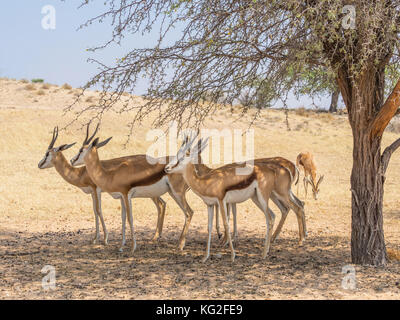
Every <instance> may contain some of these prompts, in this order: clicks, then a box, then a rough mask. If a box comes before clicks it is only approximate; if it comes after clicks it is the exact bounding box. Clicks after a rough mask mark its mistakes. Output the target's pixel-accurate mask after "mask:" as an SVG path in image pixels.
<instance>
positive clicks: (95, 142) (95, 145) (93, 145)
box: [90, 137, 99, 148]
mask: <svg viewBox="0 0 400 320" xmlns="http://www.w3.org/2000/svg"><path fill="white" fill-rule="evenodd" d="M98 143H99V137H97V138H96V139H94V140H93V142H92V143H91V144H90V148H92V147H97V144H98Z"/></svg>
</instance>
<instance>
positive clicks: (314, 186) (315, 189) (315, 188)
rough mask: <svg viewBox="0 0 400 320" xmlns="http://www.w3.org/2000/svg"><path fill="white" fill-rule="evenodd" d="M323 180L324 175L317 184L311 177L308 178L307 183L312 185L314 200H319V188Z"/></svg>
mask: <svg viewBox="0 0 400 320" xmlns="http://www.w3.org/2000/svg"><path fill="white" fill-rule="evenodd" d="M323 180H324V176H323V175H322V176H320V177H319V179H318V182H317V183H315V182H314V179H310V178H309V177H306V182H307V183H309V184H310V185H311V188H312V192H313V196H314V200H318V192H319V186H320V184H321V182H322V181H323ZM306 190H307V189H306Z"/></svg>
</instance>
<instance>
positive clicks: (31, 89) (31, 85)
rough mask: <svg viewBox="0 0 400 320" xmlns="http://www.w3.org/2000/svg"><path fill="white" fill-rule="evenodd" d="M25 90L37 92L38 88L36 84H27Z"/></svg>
mask: <svg viewBox="0 0 400 320" xmlns="http://www.w3.org/2000/svg"><path fill="white" fill-rule="evenodd" d="M24 88H25V90H28V91H33V90H36V86H35V85H34V84H27V85H26V86H25V87H24Z"/></svg>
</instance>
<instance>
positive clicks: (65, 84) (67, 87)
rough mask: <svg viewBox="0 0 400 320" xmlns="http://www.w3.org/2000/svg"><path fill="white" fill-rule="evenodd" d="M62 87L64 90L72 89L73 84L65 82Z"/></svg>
mask: <svg viewBox="0 0 400 320" xmlns="http://www.w3.org/2000/svg"><path fill="white" fill-rule="evenodd" d="M61 88H62V89H64V90H71V89H72V86H70V85H69V84H68V83H64V84H63V85H62V86H61Z"/></svg>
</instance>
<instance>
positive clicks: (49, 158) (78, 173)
mask: <svg viewBox="0 0 400 320" xmlns="http://www.w3.org/2000/svg"><path fill="white" fill-rule="evenodd" d="M88 134H89V132H88V131H87V132H86V138H85V140H86V141H91V140H92V139H93V137H94V136H91V137H90V138H89V137H88ZM57 138H58V127H55V128H54V130H53V137H52V139H51V142H50V144H49V146H48V148H47V151H46V154H45V156H44V158H43V159H42V160H41V161H40V162H39V164H38V167H39V169H47V168H52V167H54V168H55V169H56V171H57V172H58V173H59V174H60V176H61V177H62V178H63V179H64V180H65V181H67V182H68V183H69V184H72V185H73V186H76V187H78V188H80V189H81V190H82V191H83V192H84V193H86V194H90V195H91V196H92V202H93V212H94V217H95V224H96V234H95V236H94V238H93V240H92V241H91V242H92V243H93V244H96V243H98V241H99V238H100V230H99V218H100V221H101V225H102V227H103V233H104V244H106V245H107V243H108V232H107V228H106V225H105V223H104V219H103V214H102V210H101V192H102V190H101V188H99V187H97V186H96V185H95V184H94V183H93V181H92V180H91V179H90V177H89V175H88V173H87V170H86V167H80V168H75V167H73V166H71V165H70V164H69V162H68V161H67V159H65V157H64V155H63V153H62V151H64V150H67V149H69V148H71V147H72V146H73V145H75V143H73V144H69V145H66V144H64V145H62V146H59V147H57V148H54V143H55V142H56V140H57ZM98 147H101V146H98ZM124 159H125V158H119V159H112V160H107V161H103V162H102V165H103V166H104V167H105V168H112V167H115V166H118V165H120V163H121V162H122V161H124ZM152 200H153V202H154V204H155V205H156V208H157V212H158V220H159V221H163V220H164V215H165V209H166V203H165V202H164V200H163V199H161V198H159V197H158V198H157V197H155V198H152ZM121 208H122V204H121ZM158 227H159V223H157V229H156V233H155V235H154V238H155V239H157V238H158V237H159V236H160V235H161V232H162V226H161V230H160V229H159V228H158Z"/></svg>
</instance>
